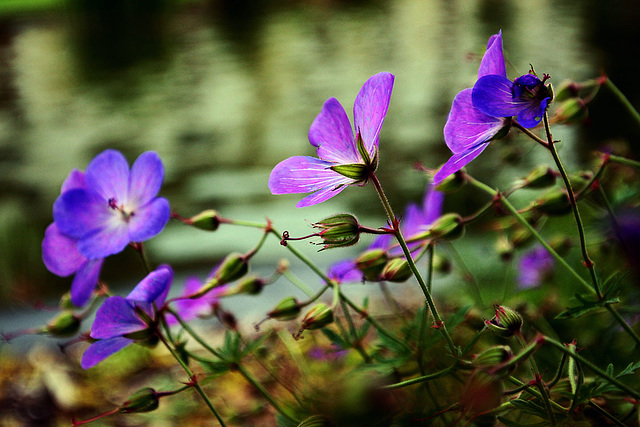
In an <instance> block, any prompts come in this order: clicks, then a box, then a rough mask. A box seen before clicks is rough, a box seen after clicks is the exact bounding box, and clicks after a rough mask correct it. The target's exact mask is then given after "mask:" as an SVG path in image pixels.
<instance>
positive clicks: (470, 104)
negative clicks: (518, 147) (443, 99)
mask: <svg viewBox="0 0 640 427" xmlns="http://www.w3.org/2000/svg"><path fill="white" fill-rule="evenodd" d="M485 76H499V77H502V78H504V79H506V76H507V71H506V68H505V63H504V56H503V54H502V31H501V32H499V33H498V34H494V35H493V36H491V37H490V38H489V42H488V43H487V51H486V52H485V54H484V56H483V57H482V62H481V63H480V68H479V70H478V79H482V78H484V77H485ZM476 84H477V83H476ZM474 91H475V88H474V89H471V88H468V89H464V90H463V91H461V92H460V93H458V94H457V95H456V97H455V98H454V99H453V104H452V105H451V111H450V112H449V117H448V118H447V123H446V124H445V125H444V141H445V142H446V144H447V146H448V147H449V149H450V150H451V151H452V152H453V156H452V157H451V158H450V159H449V160H448V161H447V163H445V164H444V165H443V166H442V167H441V168H440V170H439V171H438V172H437V173H436V175H435V176H434V177H433V184H434V185H438V184H440V182H442V180H444V179H445V178H446V177H448V176H449V175H451V174H453V173H455V172H457V171H459V170H460V169H462V168H463V167H464V166H466V165H467V164H468V163H469V162H471V161H472V160H473V159H475V158H476V157H478V156H479V155H480V153H482V152H483V151H484V149H485V148H487V146H488V145H489V144H488V142H489V141H491V140H493V139H498V138H501V137H503V136H505V135H506V133H507V132H508V131H509V126H510V124H511V123H510V120H509V119H507V118H504V117H497V115H496V114H488V113H486V112H483V111H481V110H480V109H479V108H477V106H476V105H475V101H473V100H472V93H473V92H474Z"/></svg>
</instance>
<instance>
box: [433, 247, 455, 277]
mask: <svg viewBox="0 0 640 427" xmlns="http://www.w3.org/2000/svg"><path fill="white" fill-rule="evenodd" d="M432 268H433V270H434V271H437V272H438V273H442V274H447V273H449V272H450V271H451V261H450V260H449V258H447V257H445V256H442V255H440V254H439V253H437V252H436V253H434V254H433V263H432Z"/></svg>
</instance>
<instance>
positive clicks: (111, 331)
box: [91, 296, 147, 338]
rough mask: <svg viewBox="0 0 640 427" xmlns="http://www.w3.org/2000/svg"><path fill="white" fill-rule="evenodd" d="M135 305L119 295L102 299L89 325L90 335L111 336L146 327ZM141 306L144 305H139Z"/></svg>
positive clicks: (96, 336)
mask: <svg viewBox="0 0 640 427" xmlns="http://www.w3.org/2000/svg"><path fill="white" fill-rule="evenodd" d="M135 307H136V305H135V304H134V302H133V301H129V300H127V299H125V298H122V297H120V296H114V297H109V298H107V299H106V300H104V302H103V303H102V305H101V306H100V308H99V309H98V311H97V312H96V318H95V320H94V321H93V325H91V337H92V338H113V337H118V336H122V335H125V334H129V333H132V332H138V331H142V330H144V329H146V328H147V325H146V324H145V323H144V322H143V321H142V320H141V319H140V318H139V317H138V316H137V314H136V311H135ZM141 308H145V307H142V305H141ZM145 311H146V310H145Z"/></svg>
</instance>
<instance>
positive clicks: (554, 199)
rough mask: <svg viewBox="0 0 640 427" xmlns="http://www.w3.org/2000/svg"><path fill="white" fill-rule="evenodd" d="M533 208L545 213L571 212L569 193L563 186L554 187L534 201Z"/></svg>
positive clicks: (551, 214) (552, 214)
mask: <svg viewBox="0 0 640 427" xmlns="http://www.w3.org/2000/svg"><path fill="white" fill-rule="evenodd" d="M534 206H535V209H536V210H537V211H538V212H540V213H543V214H545V215H550V216H556V215H557V216H560V215H566V214H568V213H569V212H571V202H570V200H569V195H568V194H567V192H566V191H565V190H564V189H563V188H556V189H553V190H551V191H548V192H547V193H545V194H543V195H542V196H541V197H540V198H538V199H537V200H536V201H535V202H534Z"/></svg>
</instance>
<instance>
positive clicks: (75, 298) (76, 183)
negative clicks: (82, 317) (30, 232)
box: [42, 169, 103, 307]
mask: <svg viewBox="0 0 640 427" xmlns="http://www.w3.org/2000/svg"><path fill="white" fill-rule="evenodd" d="M76 188H86V185H85V178H84V173H83V172H81V171H79V170H77V169H74V170H73V171H71V173H70V174H69V176H68V177H67V179H65V181H64V183H63V184H62V189H61V191H60V192H61V194H62V193H65V192H67V191H70V190H73V189H76ZM42 260H43V262H44V265H45V266H46V267H47V269H48V270H49V271H50V272H52V273H53V274H56V275H58V276H61V277H66V276H70V275H72V274H75V276H74V278H73V282H72V283H71V302H72V303H73V304H74V305H75V306H77V307H81V306H83V305H84V304H86V303H87V301H89V298H90V297H91V293H92V292H93V289H94V288H95V287H96V284H97V283H98V277H99V276H100V269H101V267H102V262H103V258H97V259H87V258H86V257H85V256H83V255H82V254H81V253H80V252H79V251H78V241H77V240H76V239H73V238H72V237H69V236H67V235H65V234H64V233H62V232H61V231H60V229H59V228H58V226H57V225H56V223H55V222H54V223H52V224H50V225H49V226H48V227H47V229H46V231H45V234H44V239H43V240H42Z"/></svg>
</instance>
